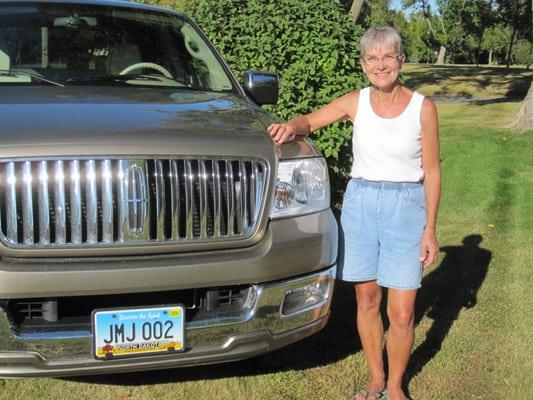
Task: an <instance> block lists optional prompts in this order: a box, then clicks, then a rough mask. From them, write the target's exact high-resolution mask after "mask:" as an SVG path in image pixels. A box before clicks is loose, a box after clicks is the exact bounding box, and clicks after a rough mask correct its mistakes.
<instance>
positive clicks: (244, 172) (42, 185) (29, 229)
mask: <svg viewBox="0 0 533 400" xmlns="http://www.w3.org/2000/svg"><path fill="white" fill-rule="evenodd" d="M0 174H1V177H2V178H1V182H0V185H1V193H0V204H1V208H0V213H1V214H0V218H1V230H2V237H1V238H2V241H3V242H4V243H5V244H6V245H8V246H12V247H13V246H14V247H19V246H22V247H63V246H67V247H77V246H79V247H86V246H91V245H97V246H102V245H105V246H113V245H124V244H136V243H143V244H146V243H169V242H170V243H172V242H182V241H210V240H215V239H228V238H231V239H239V238H246V237H249V236H250V235H251V234H252V233H253V232H254V230H255V229H256V227H257V223H258V218H259V215H260V211H261V207H262V206H263V204H264V192H265V186H266V183H267V178H268V177H267V166H266V164H265V162H263V161H259V160H250V159H208V158H202V159H191V158H181V159H142V160H141V159H127V160H125V159H83V160H71V159H68V160H67V159H63V160H37V161H35V160H31V161H30V160H24V161H2V162H0Z"/></svg>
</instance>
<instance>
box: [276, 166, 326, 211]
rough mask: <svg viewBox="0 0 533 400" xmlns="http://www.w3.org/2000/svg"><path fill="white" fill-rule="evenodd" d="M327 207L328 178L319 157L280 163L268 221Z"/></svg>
mask: <svg viewBox="0 0 533 400" xmlns="http://www.w3.org/2000/svg"><path fill="white" fill-rule="evenodd" d="M328 208H329V179H328V170H327V166H326V161H325V160H324V159H323V158H304V159H301V160H291V161H280V163H279V168H278V176H277V179H276V187H275V189H274V204H273V206H272V213H271V215H270V216H271V217H272V218H280V217H287V216H295V215H302V214H309V213H313V212H318V211H322V210H326V209H328Z"/></svg>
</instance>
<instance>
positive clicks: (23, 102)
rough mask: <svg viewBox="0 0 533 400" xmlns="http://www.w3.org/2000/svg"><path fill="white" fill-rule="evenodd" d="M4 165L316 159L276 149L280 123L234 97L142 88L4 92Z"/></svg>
mask: <svg viewBox="0 0 533 400" xmlns="http://www.w3.org/2000/svg"><path fill="white" fill-rule="evenodd" d="M0 121H2V123H1V127H0V157H1V158H18V157H58V156H61V157H65V156H74V157H75V156H96V155H98V156H102V155H109V156H117V157H120V156H137V155H160V156H163V155H211V156H243V155H245V156H248V157H260V158H267V159H270V158H271V157H273V155H274V153H275V154H277V156H278V157H280V158H293V157H301V156H312V155H316V154H317V153H316V150H315V149H314V148H313V146H311V145H309V144H308V143H307V142H305V141H299V142H298V143H294V144H291V145H285V146H274V145H273V144H272V141H271V139H270V138H269V137H268V134H267V133H266V127H267V126H268V124H269V123H271V122H273V121H274V117H273V116H272V115H271V114H269V113H267V112H266V111H264V110H262V109H261V108H260V107H258V106H256V105H254V104H253V103H251V102H249V101H247V100H246V99H244V98H242V97H239V96H237V95H235V94H232V93H215V92H201V91H200V92H199V91H184V90H176V89H161V88H139V87H131V88H130V87H119V88H117V87H113V88H111V87H88V86H78V87H63V88H59V87H57V88H56V87H48V86H42V87H35V86H33V87H16V88H10V90H5V89H3V90H2V92H0Z"/></svg>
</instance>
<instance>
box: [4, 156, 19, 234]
mask: <svg viewBox="0 0 533 400" xmlns="http://www.w3.org/2000/svg"><path fill="white" fill-rule="evenodd" d="M4 176H5V177H6V178H5V180H4V181H5V182H6V189H5V190H6V194H5V201H6V202H5V204H6V206H5V207H6V225H7V228H6V230H7V236H8V237H9V238H12V240H13V241H14V242H18V224H17V176H16V174H15V163H14V162H9V163H7V164H6V166H5V173H4Z"/></svg>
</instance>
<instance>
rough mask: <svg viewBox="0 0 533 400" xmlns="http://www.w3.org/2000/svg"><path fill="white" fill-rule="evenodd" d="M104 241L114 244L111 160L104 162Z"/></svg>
mask: <svg viewBox="0 0 533 400" xmlns="http://www.w3.org/2000/svg"><path fill="white" fill-rule="evenodd" d="M101 179H102V240H103V242H104V243H111V242H113V232H114V230H113V172H112V169H111V160H104V161H103V162H102V177H101Z"/></svg>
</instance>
